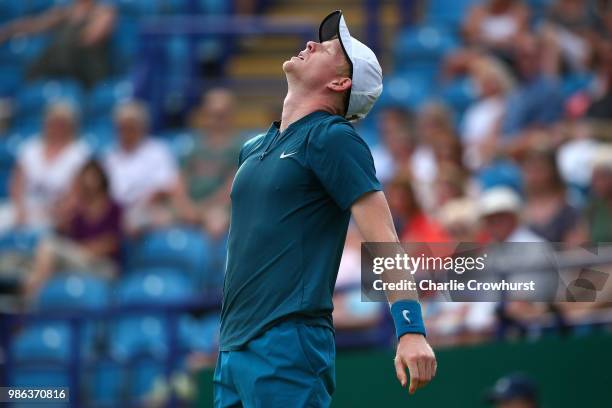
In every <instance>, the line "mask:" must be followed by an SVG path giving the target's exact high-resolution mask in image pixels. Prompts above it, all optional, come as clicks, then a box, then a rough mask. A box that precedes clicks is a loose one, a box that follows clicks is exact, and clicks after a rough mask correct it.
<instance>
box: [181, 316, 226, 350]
mask: <svg viewBox="0 0 612 408" xmlns="http://www.w3.org/2000/svg"><path fill="white" fill-rule="evenodd" d="M220 324H221V322H220V318H219V315H218V314H217V313H211V314H208V315H206V316H204V317H200V318H195V317H191V316H187V317H185V318H184V319H181V322H180V326H179V327H180V336H179V341H180V344H181V346H182V347H183V348H185V349H187V350H190V351H199V352H202V353H208V354H213V353H215V352H216V351H217V348H218V347H219V326H220Z"/></svg>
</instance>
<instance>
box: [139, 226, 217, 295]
mask: <svg viewBox="0 0 612 408" xmlns="http://www.w3.org/2000/svg"><path fill="white" fill-rule="evenodd" d="M210 246H211V244H210V242H208V240H207V238H206V237H205V236H204V235H203V233H202V231H201V230H199V229H190V228H179V227H173V228H167V229H158V230H154V231H152V232H150V233H148V234H147V235H145V236H144V237H143V238H142V239H141V241H140V242H139V243H137V244H136V247H135V248H134V249H133V250H132V251H131V255H130V258H129V259H128V264H129V267H130V268H138V267H140V268H141V267H151V266H156V265H160V266H166V267H170V268H173V269H176V270H180V271H182V272H183V273H184V274H185V276H188V277H189V279H190V280H191V282H192V283H193V284H194V285H196V286H200V285H201V284H202V280H205V279H206V278H207V273H209V272H210V271H209V269H210V268H209V265H210V263H211V256H210Z"/></svg>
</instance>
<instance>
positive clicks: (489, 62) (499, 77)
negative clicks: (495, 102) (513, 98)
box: [470, 56, 515, 93]
mask: <svg viewBox="0 0 612 408" xmlns="http://www.w3.org/2000/svg"><path fill="white" fill-rule="evenodd" d="M470 68H471V71H472V73H474V74H476V75H478V74H482V75H487V76H491V77H494V78H495V80H496V81H497V82H498V83H499V85H500V87H501V89H502V91H503V92H504V93H507V92H509V91H511V90H512V88H514V85H515V83H514V78H513V77H512V74H511V73H510V70H509V69H508V68H507V67H506V65H504V64H503V63H502V62H501V61H500V60H499V59H497V58H495V57H489V56H481V57H479V58H477V59H476V60H475V61H474V62H473V63H472V66H471V67H470Z"/></svg>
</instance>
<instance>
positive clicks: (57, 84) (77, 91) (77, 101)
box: [16, 80, 83, 121]
mask: <svg viewBox="0 0 612 408" xmlns="http://www.w3.org/2000/svg"><path fill="white" fill-rule="evenodd" d="M58 100H61V101H64V102H67V103H70V104H71V105H73V107H74V108H75V109H79V108H80V107H81V106H83V91H82V89H81V87H80V85H79V84H78V83H77V82H75V81H70V80H62V81H55V80H52V81H37V82H34V83H31V84H29V85H27V86H25V87H24V88H22V89H21V90H20V91H19V92H18V94H17V100H16V107H17V113H18V115H19V117H20V119H21V120H24V121H27V120H30V119H32V120H35V119H36V118H40V116H41V115H42V114H43V113H44V109H45V107H46V106H47V105H48V104H49V103H52V102H54V101H58Z"/></svg>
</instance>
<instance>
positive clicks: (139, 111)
mask: <svg viewBox="0 0 612 408" xmlns="http://www.w3.org/2000/svg"><path fill="white" fill-rule="evenodd" d="M126 116H127V117H130V118H134V119H136V120H137V121H138V122H140V123H141V124H142V125H143V127H144V128H148V127H149V124H150V116H149V109H148V108H147V105H146V104H145V103H143V102H141V101H137V100H131V101H128V102H122V103H120V104H118V105H117V106H116V107H115V110H114V111H113V120H114V121H115V122H117V121H118V120H120V119H121V118H122V117H126Z"/></svg>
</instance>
